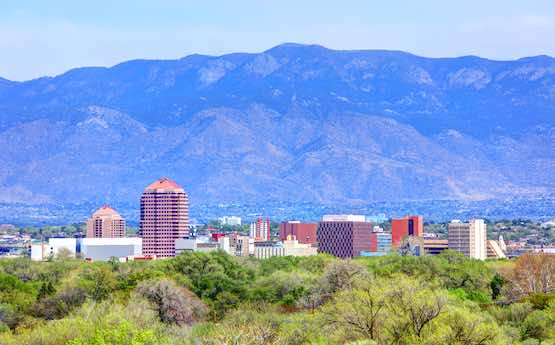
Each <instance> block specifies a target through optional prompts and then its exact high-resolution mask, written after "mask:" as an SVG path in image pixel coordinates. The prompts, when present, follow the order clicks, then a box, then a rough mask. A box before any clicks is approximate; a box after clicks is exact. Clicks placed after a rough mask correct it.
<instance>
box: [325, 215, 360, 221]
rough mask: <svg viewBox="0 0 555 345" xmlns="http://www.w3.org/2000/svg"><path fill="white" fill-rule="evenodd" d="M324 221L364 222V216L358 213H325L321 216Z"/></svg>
mask: <svg viewBox="0 0 555 345" xmlns="http://www.w3.org/2000/svg"><path fill="white" fill-rule="evenodd" d="M322 221H324V222H365V221H366V217H365V216H362V215H358V214H326V215H324V216H323V217H322Z"/></svg>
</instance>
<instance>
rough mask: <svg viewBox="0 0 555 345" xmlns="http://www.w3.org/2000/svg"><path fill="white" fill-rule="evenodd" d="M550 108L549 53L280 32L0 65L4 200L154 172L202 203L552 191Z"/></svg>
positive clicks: (63, 195)
mask: <svg viewBox="0 0 555 345" xmlns="http://www.w3.org/2000/svg"><path fill="white" fill-rule="evenodd" d="M554 113H555V59H553V58H551V57H548V56H538V57H530V58H523V59H518V60H511V61H494V60H487V59H482V58H479V57H472V56H470V57H460V58H425V57H420V56H416V55H413V54H410V53H405V52H398V51H381V50H353V51H340V50H331V49H328V48H325V47H323V46H319V45H298V44H290V43H287V44H283V45H278V46H276V47H273V48H270V49H268V50H266V51H264V52H261V53H231V54H225V55H221V56H204V55H196V54H193V55H189V56H186V57H184V58H180V59H176V60H141V59H139V60H130V61H127V62H122V63H119V64H117V65H114V66H112V67H90V68H89V67H83V68H78V69H72V70H70V71H67V72H65V73H63V74H61V75H59V76H56V77H47V78H39V79H33V80H30V81H26V82H9V81H4V80H3V79H0V146H2V147H4V148H5V149H4V150H2V151H0V167H2V168H1V169H0V202H23V203H43V202H61V203H64V202H73V201H75V202H83V201H90V200H98V201H99V202H103V201H112V200H119V199H121V200H123V201H124V202H130V201H133V200H136V198H137V196H138V194H139V193H140V192H141V191H142V188H143V187H144V185H146V184H148V183H149V181H150V180H154V179H156V178H157V177H159V176H172V177H174V179H176V180H180V182H181V183H182V184H184V185H186V186H188V189H189V190H190V192H191V197H192V200H197V201H199V202H219V201H225V202H231V201H237V202H243V201H250V200H259V201H260V202H264V201H275V200H278V201H279V200H285V199H287V200H289V201H291V200H292V201H295V200H299V201H314V202H321V203H334V202H340V203H358V202H364V201H365V200H367V201H376V200H410V199H414V200H429V199H444V198H455V199H465V200H466V199H468V200H473V199H487V198H494V197H515V196H516V197H520V196H537V195H541V194H548V195H551V194H553V192H554V190H555V189H554V187H555V177H553V176H551V175H552V174H550V173H549V172H550V171H551V169H553V168H555V139H554V138H553V133H555V116H553V114H554ZM68 180H70V181H72V183H71V185H72V187H71V188H69V187H68V186H67V181H68ZM299 186H302V188H299ZM186 188H187V187H186Z"/></svg>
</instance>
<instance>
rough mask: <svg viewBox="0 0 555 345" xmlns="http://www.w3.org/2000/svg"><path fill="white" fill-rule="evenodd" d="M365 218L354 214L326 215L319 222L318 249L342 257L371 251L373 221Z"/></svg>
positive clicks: (350, 256)
mask: <svg viewBox="0 0 555 345" xmlns="http://www.w3.org/2000/svg"><path fill="white" fill-rule="evenodd" d="M345 219H355V220H345ZM364 219H365V218H364V216H353V215H338V216H324V217H323V220H322V221H321V222H320V223H318V229H317V239H318V246H319V249H318V251H319V252H320V253H328V254H331V255H334V256H337V257H340V258H352V257H355V256H359V255H360V254H361V252H369V251H370V246H371V243H370V238H371V235H372V223H369V222H366V221H364ZM360 220H362V221H360Z"/></svg>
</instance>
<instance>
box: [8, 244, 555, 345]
mask: <svg viewBox="0 0 555 345" xmlns="http://www.w3.org/2000/svg"><path fill="white" fill-rule="evenodd" d="M554 286H555V257H554V256H549V255H534V254H528V255H524V256H522V257H520V258H518V259H517V260H513V261H510V260H498V261H486V262H482V261H477V260H471V259H467V258H465V257H464V256H462V255H460V254H458V253H455V252H451V251H445V252H444V253H442V254H441V255H438V256H435V257H432V256H424V257H411V256H399V255H396V254H391V255H387V256H385V257H376V258H358V259H354V260H340V259H337V258H334V257H331V256H328V255H316V256H309V257H273V258H270V259H266V260H256V259H253V258H237V257H232V256H229V255H227V254H226V253H224V252H210V253H199V252H195V253H193V252H187V253H183V254H181V255H179V256H178V257H176V258H173V259H168V260H158V261H150V262H127V263H120V262H118V261H116V260H112V261H109V262H94V263H88V262H83V261H79V260H75V259H69V258H62V257H60V258H55V259H54V260H52V261H50V262H31V261H30V260H28V259H14V260H4V261H1V262H0V344H2V345H4V344H5V345H19V344H25V345H58V344H68V345H104V344H114V345H170V344H184V345H185V344H187V345H193V344H253V345H254V344H276V345H277V344H284V345H285V344H358V345H362V344H376V345H381V344H384V345H385V344H398V345H403V344H407V345H408V344H460V345H482V344H483V345H487V344H523V345H524V344H526V345H532V344H553V343H554V342H555V291H554Z"/></svg>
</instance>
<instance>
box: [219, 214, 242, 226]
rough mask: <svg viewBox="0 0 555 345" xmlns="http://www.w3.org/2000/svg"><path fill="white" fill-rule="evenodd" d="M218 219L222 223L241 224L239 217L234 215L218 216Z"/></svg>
mask: <svg viewBox="0 0 555 345" xmlns="http://www.w3.org/2000/svg"><path fill="white" fill-rule="evenodd" d="M219 221H220V223H221V224H222V225H232V226H236V225H241V217H236V216H223V217H220V218H219Z"/></svg>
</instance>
